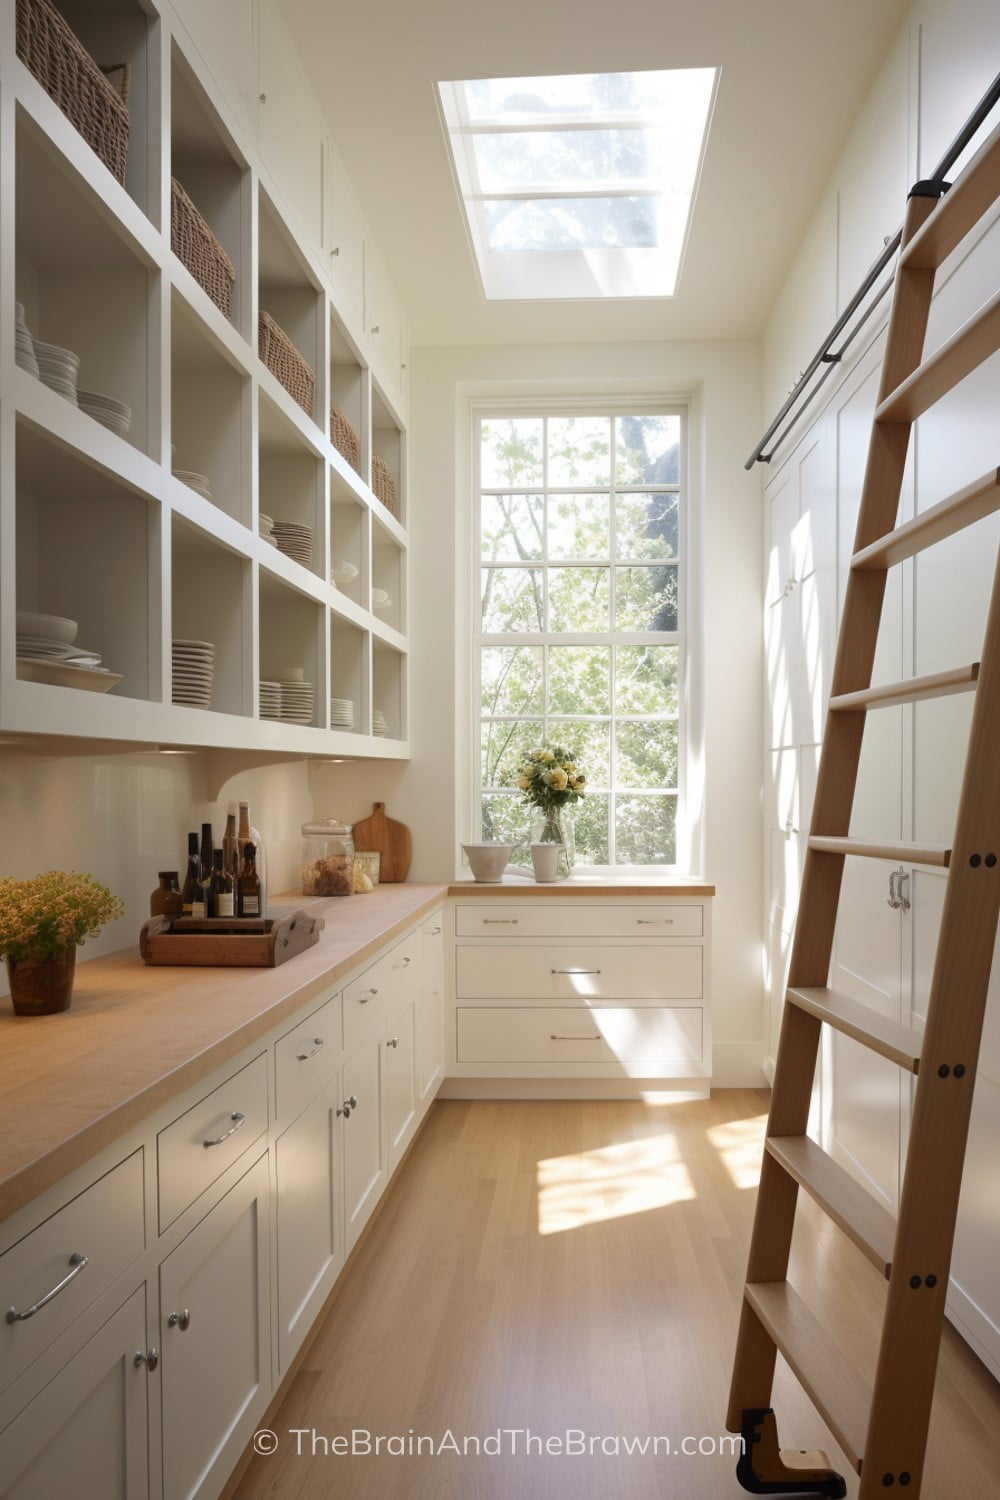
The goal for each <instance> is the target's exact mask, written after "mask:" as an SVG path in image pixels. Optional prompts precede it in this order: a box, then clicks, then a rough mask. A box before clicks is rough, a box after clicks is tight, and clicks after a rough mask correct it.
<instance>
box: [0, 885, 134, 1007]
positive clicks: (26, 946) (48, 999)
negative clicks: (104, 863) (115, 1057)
mask: <svg viewBox="0 0 1000 1500" xmlns="http://www.w3.org/2000/svg"><path fill="white" fill-rule="evenodd" d="M124 910H125V907H124V905H123V903H122V902H121V900H120V899H119V898H118V897H117V896H115V895H114V894H113V893H112V892H111V891H110V890H109V889H108V887H107V886H106V885H102V884H101V883H100V881H98V880H95V879H94V877H93V876H92V875H81V874H79V873H77V872H76V871H73V872H71V873H69V874H67V873H66V871H64V870H47V871H45V872H44V873H43V874H41V875H32V876H31V877H30V879H28V880H15V879H14V878H13V877H12V876H10V875H5V876H0V953H2V954H3V955H4V957H5V958H6V960H7V973H8V976H9V979H10V998H11V1002H12V1004H13V1006H14V1010H15V1013H16V1014H17V1015H19V1016H39V1015H50V1014H52V1013H53V1012H55V1011H61V1010H68V1009H69V1003H70V997H71V996H72V993H73V973H74V965H75V963H76V949H77V944H78V943H82V942H84V941H85V940H86V939H87V938H88V937H96V936H97V934H98V933H99V932H100V930H101V928H102V927H103V926H104V925H105V924H106V923H107V922H112V921H114V919H115V918H116V917H120V916H121V915H122V913H123V912H124Z"/></svg>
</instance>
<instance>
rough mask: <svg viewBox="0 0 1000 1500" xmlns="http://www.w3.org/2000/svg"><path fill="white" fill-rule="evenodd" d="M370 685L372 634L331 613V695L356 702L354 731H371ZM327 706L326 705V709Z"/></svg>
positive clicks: (355, 732) (324, 706)
mask: <svg viewBox="0 0 1000 1500" xmlns="http://www.w3.org/2000/svg"><path fill="white" fill-rule="evenodd" d="M370 685H371V637H370V636H369V635H368V633H367V631H364V630H360V629H359V628H358V627H357V626H356V625H352V624H351V623H350V621H348V620H341V619H338V617H337V616H336V615H333V616H331V620H330V697H331V698H349V699H350V700H351V702H352V703H353V704H354V728H353V730H351V731H350V732H351V733H353V734H370V733H371V728H370V726H371V689H370ZM327 706H328V705H326V704H324V705H323V710H324V712H325V710H326V708H327ZM333 727H334V728H335V729H336V726H333ZM338 732H340V733H344V732H347V731H344V730H340V731H338Z"/></svg>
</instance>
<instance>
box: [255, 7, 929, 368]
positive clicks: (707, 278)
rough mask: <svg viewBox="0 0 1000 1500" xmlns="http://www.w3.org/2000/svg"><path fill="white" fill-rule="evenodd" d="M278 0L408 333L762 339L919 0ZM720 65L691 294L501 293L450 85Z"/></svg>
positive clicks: (477, 337)
mask: <svg viewBox="0 0 1000 1500" xmlns="http://www.w3.org/2000/svg"><path fill="white" fill-rule="evenodd" d="M280 3H281V5H282V8H283V10H284V11H285V13H286V15H287V17H288V21H289V24H290V25H291V27H292V31H293V34H294V36H295V38H296V41H297V44H298V48H299V52H300V54H301V56H302V62H303V66H304V68H305V69H306V71H307V73H308V75H309V77H310V79H311V81H312V83H313V85H314V87H315V89H316V91H317V93H318V95H319V97H320V98H321V99H322V100H323V102H324V105H325V109H326V112H327V115H328V118H329V123H330V128H331V133H332V135H333V137H334V139H335V140H336V142H337V145H338V148H339V150H340V152H341V154H342V156H343V158H344V162H345V165H346V167H347V169H348V172H349V173H350V176H351V179H352V181H353V182H354V184H355V187H356V189H357V192H358V196H359V197H360V199H361V203H362V207H363V209H364V213H365V217H366V219H367V221H368V223H369V225H370V227H371V230H372V232H373V234H374V236H375V238H376V240H377V241H378V244H379V248H380V250H381V251H382V254H383V258H384V260H385V262H386V265H387V269H388V271H389V273H390V275H391V277H392V280H393V282H394V284H395V286H396V288H397V290H398V292H399V294H400V297H401V299H402V301H403V305H404V308H405V311H406V316H407V321H408V323H409V325H410V335H411V342H412V343H413V344H415V345H417V344H432V345H433V344H483V343H541V342H565V341H583V342H592V341H605V340H632V339H690V338H697V339H717V338H725V339H731V338H753V337H756V336H757V335H758V334H759V333H760V331H761V329H762V327H763V325H764V322H765V320H766V318H767V314H768V312H769V310H770V308H771V305H772V303H773V301H774V298H775V295H776V293H777V291H778V288H779V287H780V285H781V281H782V277H783V275H784V273H785V271H786V268H787V266H788V264H789V262H790V260H791V258H792V256H793V254H794V252H795V250H796V248H797V246H798V244H799V241H800V239H801V237H802V234H803V232H804V230H805V228H806V225H807V224H808V221H809V217H810V214H811V212H812V210H813V208H814V207H815V205H816V203H817V201H818V198H819V195H820V194H821V192H822V189H823V187H824V184H825V183H826V181H827V179H828V177H829V174H830V172H831V170H832V168H833V166H834V164H835V162H836V159H837V156H838V153H839V149H840V146H841V144H842V142H843V141H844V139H845V137H846V135H847V133H848V131H849V129H850V126H851V123H852V121H853V120H854V118H855V116H856V114H857V112H858V109H859V107H860V106H861V104H862V101H863V100H864V98H865V95H866V94H867V92H868V89H869V87H870V84H871V82H872V80H873V78H874V76H875V74H876V73H877V71H878V69H879V66H880V64H881V62H882V60H883V58H884V57H885V54H886V52H887V50H888V48H889V46H890V45H891V43H892V40H893V38H894V37H895V35H896V33H897V30H898V28H899V26H900V24H901V21H902V18H903V16H904V14H905V12H906V10H907V9H908V5H909V0H503V3H501V4H486V3H484V0H333V3H330V0H280ZM708 65H714V66H718V67H721V70H722V73H721V79H720V83H719V90H718V98H717V102H716V108H715V116H714V120H713V123H712V129H711V134H710V136H709V141H708V147H707V152H706V156H705V162H704V168H703V172H702V178H701V184H700V187H699V191H698V197H697V201H696V204H695V213H694V222H693V225H692V229H691V234H690V238H689V241H688V245H687V250H686V254H685V258H684V263H683V265H682V269H681V276H680V280H679V283H678V288H677V292H676V295H675V296H674V297H672V298H662V299H656V300H639V299H637V300H633V301H627V302H589V301H588V302H570V303H566V302H561V303H553V302H546V303H537V302H535V303H516V302H515V303H510V302H504V303H487V302H486V301H485V299H484V298H483V295H482V292H481V290H480V286H479V281H478V277H477V273H476V270H475V265H474V260H473V255H472V251H471V249H470V247H469V244H468V241H467V238H466V229H465V225H464V221H463V217H462V211H461V205H460V202H459V198H458V193H457V190H456V187H455V184H454V181H453V178H452V171H451V166H450V163H449V160H448V152H447V146H446V142H445V139H444V134H443V131H442V127H441V123H440V117H439V113H438V106H437V102H436V97H435V87H434V86H435V84H436V83H437V82H439V81H441V80H445V79H456V78H482V77H508V76H513V75H522V74H524V75H527V74H547V73H557V72H563V73H585V72H597V71H602V72H619V71H627V70H638V69H646V68H671V67H702V66H708ZM878 248H879V247H878V246H876V247H874V249H873V254H874V253H875V251H876V250H877V249H878Z"/></svg>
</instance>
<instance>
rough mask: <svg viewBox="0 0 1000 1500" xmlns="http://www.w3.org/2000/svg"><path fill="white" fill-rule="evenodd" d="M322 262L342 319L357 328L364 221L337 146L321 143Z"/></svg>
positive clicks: (361, 305) (361, 301)
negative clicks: (335, 294)
mask: <svg viewBox="0 0 1000 1500" xmlns="http://www.w3.org/2000/svg"><path fill="white" fill-rule="evenodd" d="M323 164H324V179H323V182H324V194H323V198H324V203H323V217H324V226H323V249H324V250H325V251H326V257H325V261H324V264H325V266H326V269H327V271H328V272H329V275H330V280H331V281H332V282H333V286H334V289H335V291H336V293H337V305H338V310H339V312H340V314H341V316H342V317H343V319H344V320H345V322H347V323H350V324H352V325H354V326H355V327H358V328H360V326H361V321H362V318H363V315H364V270H365V267H364V237H365V236H364V220H363V219H362V217H361V209H360V207H359V205H358V200H357V198H356V197H355V195H354V189H353V187H352V186H351V182H350V179H349V177H348V175H347V172H346V171H345V169H344V164H343V162H342V161H341V159H340V156H339V154H338V152H337V148H336V146H335V145H334V144H333V142H332V141H331V140H330V139H329V138H327V140H326V141H325V142H324V146H323Z"/></svg>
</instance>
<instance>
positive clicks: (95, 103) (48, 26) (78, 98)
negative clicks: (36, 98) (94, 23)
mask: <svg viewBox="0 0 1000 1500" xmlns="http://www.w3.org/2000/svg"><path fill="white" fill-rule="evenodd" d="M17 55H18V57H19V58H20V59H21V61H22V62H23V63H24V64H25V66H26V67H28V68H30V69H31V71H32V73H34V75H35V77H36V78H37V79H38V81H39V83H40V84H41V85H42V88H43V89H45V91H46V93H47V94H50V95H51V97H52V98H53V99H54V100H55V102H56V104H58V106H59V108H60V109H61V110H62V112H63V114H64V115H66V117H67V118H68V119H69V121H70V123H71V124H72V125H74V126H75V127H76V129H77V130H78V131H79V132H80V134H81V135H82V136H83V138H84V140H85V141H86V142H87V144H88V146H90V147H91V148H92V149H93V150H94V151H96V152H97V155H98V156H99V157H100V158H101V160H102V161H103V163H104V165H105V166H106V167H107V168H108V171H109V172H111V173H113V175H114V176H115V177H117V179H118V181H119V182H121V183H124V181H125V158H126V156H127V154H128V130H129V118H128V91H129V82H130V78H131V74H130V70H129V67H128V64H127V63H116V64H114V65H113V66H111V67H109V68H108V69H106V70H105V71H107V72H108V73H113V74H115V75H116V81H115V83H112V82H110V81H109V79H107V78H106V77H105V76H104V72H103V71H102V70H101V69H100V68H99V67H98V65H97V63H96V62H95V61H94V59H93V58H92V57H91V55H90V53H89V52H88V51H87V49H86V48H85V47H84V46H83V44H82V43H81V42H80V40H79V39H78V37H77V36H76V35H75V34H74V32H73V31H72V30H71V29H70V27H69V26H68V25H67V24H66V22H65V20H64V19H63V17H62V16H61V15H60V14H59V12H58V11H57V10H56V8H55V6H54V5H51V4H50V3H49V0H17Z"/></svg>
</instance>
